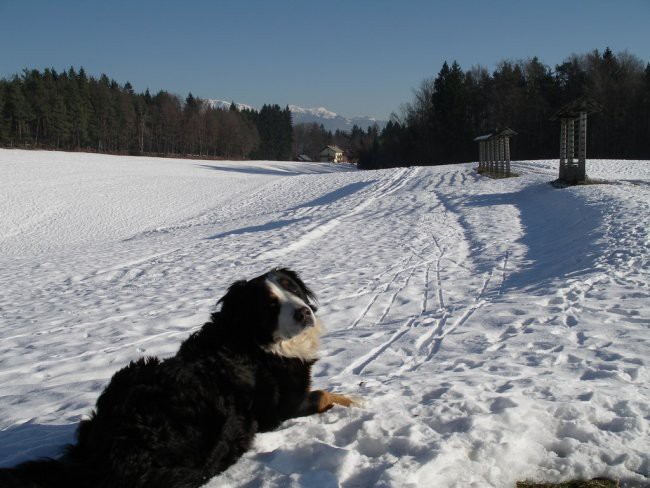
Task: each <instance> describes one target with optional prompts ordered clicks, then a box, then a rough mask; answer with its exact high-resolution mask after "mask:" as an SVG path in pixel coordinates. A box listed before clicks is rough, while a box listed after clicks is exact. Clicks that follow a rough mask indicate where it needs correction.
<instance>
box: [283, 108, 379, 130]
mask: <svg viewBox="0 0 650 488" xmlns="http://www.w3.org/2000/svg"><path fill="white" fill-rule="evenodd" d="M289 110H291V112H292V113H293V123H294V124H311V123H313V122H315V123H317V124H323V127H325V129H327V130H331V131H332V132H334V131H336V130H337V129H338V130H344V131H350V130H352V127H353V126H354V125H358V126H359V127H361V128H362V129H364V130H365V129H367V128H368V127H370V126H372V125H374V124H377V125H378V126H379V128H380V129H382V128H383V127H384V126H385V125H386V121H385V120H378V119H375V118H372V117H351V118H348V117H343V116H342V115H338V114H336V113H334V112H332V111H331V110H327V109H326V108H325V107H318V108H303V107H299V106H297V105H289Z"/></svg>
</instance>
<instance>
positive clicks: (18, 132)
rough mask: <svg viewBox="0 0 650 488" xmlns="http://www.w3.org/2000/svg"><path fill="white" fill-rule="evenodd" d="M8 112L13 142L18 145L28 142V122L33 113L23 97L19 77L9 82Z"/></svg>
mask: <svg viewBox="0 0 650 488" xmlns="http://www.w3.org/2000/svg"><path fill="white" fill-rule="evenodd" d="M5 103H6V106H7V112H8V114H9V124H10V131H11V132H12V135H11V136H10V144H11V141H13V142H14V143H17V144H24V143H25V142H27V137H28V134H27V122H28V121H29V120H30V118H31V111H30V107H29V104H28V103H27V100H25V96H24V95H23V87H22V82H21V80H20V78H18V76H14V77H13V79H12V80H11V81H10V82H9V89H8V91H7V100H6V102H5Z"/></svg>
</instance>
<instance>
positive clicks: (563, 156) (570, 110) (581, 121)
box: [551, 97, 602, 185]
mask: <svg viewBox="0 0 650 488" xmlns="http://www.w3.org/2000/svg"><path fill="white" fill-rule="evenodd" d="M600 110H602V107H601V106H600V104H599V103H598V102H596V101H595V100H593V99H591V98H588V97H580V98H578V99H577V100H574V101H573V102H571V103H568V104H567V105H565V106H564V107H562V108H561V109H560V110H558V111H557V112H556V113H555V114H554V115H553V116H552V117H551V120H559V121H560V174H559V179H560V180H561V181H564V182H566V183H568V184H570V185H575V184H577V183H579V182H583V181H585V180H586V178H587V168H586V166H587V164H586V162H587V115H588V114H591V113H594V112H600ZM576 123H577V124H578V127H577V131H576ZM576 138H577V141H576ZM576 142H577V144H576ZM576 145H577V150H578V151H577V153H578V159H577V160H575V157H576Z"/></svg>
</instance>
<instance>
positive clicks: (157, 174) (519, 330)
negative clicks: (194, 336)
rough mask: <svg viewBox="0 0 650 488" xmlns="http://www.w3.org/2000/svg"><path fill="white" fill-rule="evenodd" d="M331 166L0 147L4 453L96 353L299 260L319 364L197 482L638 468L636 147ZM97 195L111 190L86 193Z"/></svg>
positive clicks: (155, 338)
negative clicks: (308, 385)
mask: <svg viewBox="0 0 650 488" xmlns="http://www.w3.org/2000/svg"><path fill="white" fill-rule="evenodd" d="M514 166H515V171H517V172H519V173H521V177H519V178H511V179H504V180H490V179H487V178H484V177H481V176H479V175H477V174H476V173H474V172H473V171H472V165H451V166H440V167H428V168H398V169H391V170H382V171H371V172H356V171H341V170H340V168H334V167H331V166H328V165H319V164H313V163H312V164H299V163H276V162H251V163H236V162H205V161H191V160H165V159H148V158H129V157H111V156H98V155H88V154H63V153H48V152H23V151H6V150H0V250H1V251H2V253H1V254H0V266H1V268H2V269H3V272H2V274H0V399H1V400H0V429H4V430H2V431H0V463H2V465H12V464H14V463H15V462H18V461H20V460H24V459H27V458H30V457H33V456H37V455H56V453H57V452H58V449H59V447H60V446H61V445H62V444H64V443H65V442H69V441H70V440H71V439H72V434H73V432H74V428H75V423H76V422H77V421H78V420H79V419H80V418H81V416H83V415H85V414H87V413H88V412H89V410H90V409H91V408H92V406H93V405H94V402H95V400H96V398H97V396H98V394H99V393H100V392H101V390H102V388H103V387H104V386H105V384H106V382H107V381H108V380H109V379H110V376H111V375H112V373H114V372H115V371H116V370H117V369H119V368H121V367H123V366H124V365H126V364H127V363H128V361H129V360H132V359H136V358H137V357H140V356H142V355H148V354H154V355H162V356H164V355H169V354H172V353H173V352H174V351H175V350H176V348H177V347H178V345H179V343H180V342H181V341H182V340H183V339H184V338H185V337H186V336H187V335H188V334H189V333H190V332H191V331H193V330H195V329H196V328H197V327H198V326H200V325H201V323H202V321H204V320H205V319H206V318H207V316H208V314H209V312H210V310H211V309H212V307H213V305H214V303H215V302H216V300H217V299H218V298H219V297H220V296H221V295H222V294H223V292H224V290H225V288H226V287H227V285H228V284H229V283H231V282H232V281H234V280H236V279H239V278H246V277H251V276H254V275H257V274H259V273H261V272H264V271H266V270H267V269H268V268H270V267H272V266H290V267H292V268H294V269H296V270H298V271H299V272H300V273H301V275H302V276H303V277H304V279H305V281H306V282H307V283H308V284H310V285H311V286H312V287H313V288H314V290H315V291H316V293H317V294H318V296H319V301H320V305H321V308H320V310H319V315H320V317H321V318H322V320H323V321H324V323H325V325H326V328H327V331H328V332H327V335H326V336H325V337H324V339H323V350H322V359H321V360H320V361H319V363H317V365H316V367H315V371H314V373H315V387H317V388H328V389H332V390H334V391H341V392H345V393H349V394H352V395H356V396H358V397H360V398H362V399H363V407H362V408H352V409H343V408H335V409H333V410H332V411H330V412H328V413H326V414H324V415H321V416H317V417H309V418H301V419H295V420H291V421H288V422H285V423H284V424H283V425H282V426H281V427H280V428H279V429H278V430H277V431H274V432H271V433H266V434H260V435H258V436H257V438H256V441H255V446H254V448H253V449H252V450H251V451H250V452H248V453H247V454H246V455H245V456H244V457H243V458H242V459H241V460H240V461H239V462H238V463H237V464H235V465H234V466H232V467H231V468H230V469H229V470H227V471H226V472H225V473H223V474H222V475H220V476H218V477H216V478H215V479H213V480H211V481H210V482H209V483H208V484H207V485H206V486H209V487H221V486H246V487H258V486H265V487H266V486H268V487H275V486H277V487H281V486H319V487H321V486H344V487H354V486H359V487H362V486H400V487H402V486H413V487H416V486H459V487H467V486H476V487H482V486H495V487H500V486H514V483H515V482H516V481H517V480H523V479H540V480H541V479H543V480H547V481H558V480H563V479H570V478H582V477H584V478H588V477H594V476H608V477H611V478H615V479H621V480H622V481H623V483H624V484H628V485H629V486H643V485H644V484H645V485H647V484H648V477H649V476H650V455H649V454H648V452H650V442H649V441H648V438H649V437H648V431H649V428H648V427H649V420H650V406H649V402H648V398H649V396H650V395H649V391H648V386H647V385H648V376H649V375H648V369H647V356H648V350H649V348H648V341H649V339H650V336H649V335H648V326H649V325H650V300H648V299H649V298H650V278H649V276H648V270H649V269H650V262H649V261H650V260H649V254H650V252H649V249H650V239H649V238H648V230H649V229H650V222H649V221H650V191H649V190H650V189H649V185H650V163H648V162H645V161H598V160H592V161H589V162H588V167H587V170H588V174H589V175H590V176H592V177H595V178H602V179H606V180H608V181H609V182H610V183H609V184H603V185H588V186H580V187H574V188H568V189H564V190H558V189H555V188H553V187H551V186H550V185H548V184H547V183H548V181H550V180H552V179H554V178H555V175H556V174H557V163H556V162H554V161H523V162H516V163H514ZM102 202H105V203H103V204H102Z"/></svg>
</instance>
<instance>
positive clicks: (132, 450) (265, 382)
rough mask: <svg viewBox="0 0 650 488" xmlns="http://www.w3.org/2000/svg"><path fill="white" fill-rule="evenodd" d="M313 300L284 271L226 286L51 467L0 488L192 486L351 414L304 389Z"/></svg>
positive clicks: (110, 395) (15, 475)
mask: <svg viewBox="0 0 650 488" xmlns="http://www.w3.org/2000/svg"><path fill="white" fill-rule="evenodd" d="M314 300H315V297H314V294H313V293H312V291H311V290H310V289H309V288H308V287H307V286H306V285H305V284H304V283H303V282H302V280H301V279H300V278H299V277H298V275H297V274H296V273H295V272H293V271H291V270H289V269H274V270H272V271H270V272H268V273H265V274H263V275H261V276H258V277H257V278H254V279H251V280H249V281H237V282H236V283H234V284H233V285H231V286H230V288H229V289H228V292H227V293H226V295H225V296H224V297H223V298H222V299H221V300H219V302H218V303H220V304H221V308H220V310H219V311H217V312H215V313H213V314H212V316H211V318H210V321H209V322H207V323H206V324H204V325H203V327H202V328H201V329H200V330H199V331H197V332H195V333H194V334H192V335H191V336H190V337H189V338H188V339H186V340H185V341H184V342H183V343H182V344H181V347H180V349H179V351H178V353H177V354H176V355H175V356H173V357H171V358H168V359H165V360H160V359H158V358H155V357H149V358H143V359H140V360H138V361H134V362H132V363H131V364H129V365H128V366H127V367H126V368H124V369H122V370H120V371H118V372H117V373H116V374H115V375H114V376H113V378H112V379H111V381H110V383H109V384H108V386H107V387H106V389H105V390H104V392H103V393H102V394H101V396H100V397H99V399H98V400H97V406H96V410H95V411H94V412H93V413H92V415H91V418H90V419H89V420H84V421H82V422H81V423H80V424H79V428H78V430H77V444H75V445H73V446H70V447H69V448H68V450H67V452H66V454H65V455H64V456H63V457H62V458H61V459H58V460H39V461H30V462H27V463H23V464H21V465H18V466H16V467H14V468H10V469H4V470H0V486H2V487H61V488H63V487H65V488H70V487H102V488H109V487H120V488H126V487H152V488H153V487H156V488H161V487H196V486H200V485H202V484H204V483H205V482H206V481H207V480H209V479H210V478H211V477H213V476H214V475H216V474H217V473H220V472H221V471H223V470H225V469H226V468H227V467H228V466H230V465H231V464H233V463H234V462H235V461H236V460H237V459H238V458H239V457H240V456H241V455H242V454H243V453H244V452H245V451H246V450H247V449H248V448H249V446H250V444H251V441H252V439H253V436H254V435H255V433H256V432H260V431H267V430H270V429H273V428H275V427H277V426H278V425H279V424H280V423H281V422H282V421H284V420H286V419H289V418H292V417H299V416H304V415H311V414H314V413H321V412H324V411H326V410H328V409H330V408H331V407H333V406H334V404H339V405H344V406H350V405H351V404H352V403H353V402H352V400H350V399H349V398H348V397H345V396H343V395H337V394H334V393H329V392H326V391H321V390H315V391H312V390H311V367H312V365H313V364H314V362H315V361H316V359H317V354H318V346H319V337H320V334H321V324H320V321H319V319H318V318H317V317H316V316H315V315H314V312H315V311H316V307H315V305H314Z"/></svg>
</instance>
